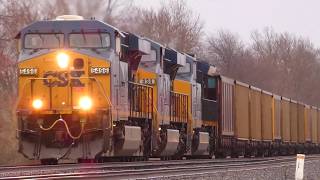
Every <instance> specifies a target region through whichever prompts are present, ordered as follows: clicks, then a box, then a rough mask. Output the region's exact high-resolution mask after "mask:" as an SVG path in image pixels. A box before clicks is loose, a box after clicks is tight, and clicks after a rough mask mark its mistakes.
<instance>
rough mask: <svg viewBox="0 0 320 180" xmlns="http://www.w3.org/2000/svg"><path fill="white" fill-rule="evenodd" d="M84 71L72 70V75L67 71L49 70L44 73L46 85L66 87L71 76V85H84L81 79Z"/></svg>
mask: <svg viewBox="0 0 320 180" xmlns="http://www.w3.org/2000/svg"><path fill="white" fill-rule="evenodd" d="M83 74H84V71H71V72H70V75H69V73H68V72H67V71H47V72H45V73H44V75H43V77H44V78H46V79H44V80H43V83H44V85H46V86H48V87H65V86H67V85H68V84H69V77H70V78H71V81H70V85H71V86H72V87H84V86H85V84H83V83H82V82H81V81H80V79H77V78H80V77H81V76H82V75H83Z"/></svg>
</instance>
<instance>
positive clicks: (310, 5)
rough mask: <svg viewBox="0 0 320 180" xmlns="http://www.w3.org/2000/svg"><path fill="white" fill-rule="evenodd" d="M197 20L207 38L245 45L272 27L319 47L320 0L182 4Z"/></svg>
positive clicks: (194, 0) (153, 3)
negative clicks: (227, 37)
mask: <svg viewBox="0 0 320 180" xmlns="http://www.w3.org/2000/svg"><path fill="white" fill-rule="evenodd" d="M161 1H170V0H135V2H136V4H137V5H141V6H145V7H154V8H157V7H159V6H160V4H161ZM186 2H187V4H188V6H189V7H190V8H191V9H193V10H194V12H195V13H198V14H200V17H201V19H202V21H203V22H204V25H205V32H206V33H207V34H210V33H215V32H216V31H217V30H219V29H227V30H229V31H231V32H233V33H237V34H238V35H239V36H240V37H241V39H243V40H245V41H247V40H249V38H250V34H251V32H252V31H253V30H262V29H263V28H264V27H272V28H273V29H274V30H275V31H276V32H289V33H292V34H295V35H297V36H302V37H307V38H309V39H310V40H311V41H312V42H313V43H314V44H315V45H316V46H317V47H320V19H319V18H320V0H186Z"/></svg>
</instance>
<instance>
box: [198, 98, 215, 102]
mask: <svg viewBox="0 0 320 180" xmlns="http://www.w3.org/2000/svg"><path fill="white" fill-rule="evenodd" d="M201 100H205V101H209V102H217V101H216V100H212V99H206V98H201Z"/></svg>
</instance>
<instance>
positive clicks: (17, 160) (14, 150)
mask: <svg viewBox="0 0 320 180" xmlns="http://www.w3.org/2000/svg"><path fill="white" fill-rule="evenodd" d="M16 129H17V122H16V118H15V114H14V112H13V111H12V110H10V109H9V108H8V109H7V108H2V109H0V147H1V151H0V152H1V153H0V165H10V164H21V163H26V162H27V160H26V159H25V158H24V157H23V156H21V155H20V154H19V153H18V140H17V139H16Z"/></svg>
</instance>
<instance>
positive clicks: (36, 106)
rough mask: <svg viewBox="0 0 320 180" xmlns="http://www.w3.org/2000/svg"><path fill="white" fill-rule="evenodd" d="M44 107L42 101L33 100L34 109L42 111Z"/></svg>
mask: <svg viewBox="0 0 320 180" xmlns="http://www.w3.org/2000/svg"><path fill="white" fill-rule="evenodd" d="M42 106H43V102H42V100H41V99H35V100H33V102H32V107H33V108H34V109H41V108H42Z"/></svg>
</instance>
